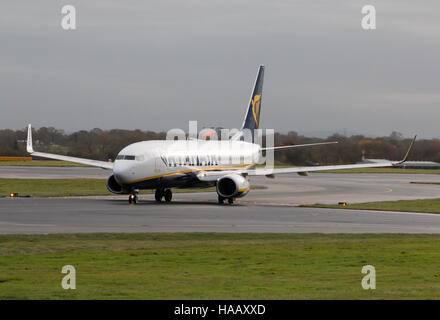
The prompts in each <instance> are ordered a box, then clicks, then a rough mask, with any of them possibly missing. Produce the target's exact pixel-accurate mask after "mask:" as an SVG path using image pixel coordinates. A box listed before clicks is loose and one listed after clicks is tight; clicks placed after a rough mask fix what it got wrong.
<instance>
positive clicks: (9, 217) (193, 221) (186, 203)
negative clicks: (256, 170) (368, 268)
mask: <svg viewBox="0 0 440 320" xmlns="http://www.w3.org/2000/svg"><path fill="white" fill-rule="evenodd" d="M110 174H111V172H110V171H106V170H102V169H96V168H85V167H59V168H53V167H0V178H6V177H9V178H26V179H28V178H34V179H35V178H40V179H41V178H50V179H58V178H87V177H88V178H106V177H107V176H108V175H110ZM411 181H440V176H439V175H431V174H426V175H425V174H343V173H340V174H339V173H338V174H333V173H314V174H310V176H308V177H303V176H298V175H279V176H277V177H276V178H275V179H268V178H264V177H258V178H255V179H252V180H251V182H252V185H254V186H257V189H254V190H251V191H250V192H249V194H248V195H247V196H246V197H244V198H241V199H237V201H236V202H235V203H234V205H226V204H225V205H218V204H217V202H216V193H213V192H200V193H188V194H183V193H174V196H173V198H174V199H173V202H171V203H156V202H155V201H154V200H153V196H152V195H141V196H140V202H139V203H138V204H136V205H129V204H128V201H127V196H97V197H73V198H14V199H11V198H1V199H0V233H1V234H12V233H43V234H45V233H84V232H275V233H276V232H294V233H311V232H322V233H440V215H435V214H424V213H405V212H399V213H398V212H381V211H361V210H345V209H315V208H303V207H298V205H300V204H311V203H338V202H340V201H346V202H348V203H354V202H365V201H385V200H400V199H420V198H438V194H439V193H440V185H420V184H411V183H410V182H411Z"/></svg>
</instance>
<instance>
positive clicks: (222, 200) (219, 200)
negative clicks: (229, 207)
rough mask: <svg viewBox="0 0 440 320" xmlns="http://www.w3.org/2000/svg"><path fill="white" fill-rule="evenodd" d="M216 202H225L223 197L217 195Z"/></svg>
mask: <svg viewBox="0 0 440 320" xmlns="http://www.w3.org/2000/svg"><path fill="white" fill-rule="evenodd" d="M218 203H220V204H223V203H225V198H223V197H222V196H220V195H219V196H218Z"/></svg>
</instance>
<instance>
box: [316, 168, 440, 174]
mask: <svg viewBox="0 0 440 320" xmlns="http://www.w3.org/2000/svg"><path fill="white" fill-rule="evenodd" d="M321 172H322V173H401V174H440V170H436V169H401V168H360V169H345V170H328V171H321Z"/></svg>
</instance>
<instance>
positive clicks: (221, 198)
mask: <svg viewBox="0 0 440 320" xmlns="http://www.w3.org/2000/svg"><path fill="white" fill-rule="evenodd" d="M226 199H227V200H228V203H229V204H233V203H234V198H224V197H222V196H218V203H220V204H223V203H224V202H225V200H226Z"/></svg>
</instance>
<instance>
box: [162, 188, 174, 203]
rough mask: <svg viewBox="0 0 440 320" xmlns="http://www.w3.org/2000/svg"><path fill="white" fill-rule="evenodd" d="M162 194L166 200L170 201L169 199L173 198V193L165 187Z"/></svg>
mask: <svg viewBox="0 0 440 320" xmlns="http://www.w3.org/2000/svg"><path fill="white" fill-rule="evenodd" d="M164 196H165V201H166V202H171V199H172V198H173V193H172V192H171V190H170V189H166V190H165V194H164Z"/></svg>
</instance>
